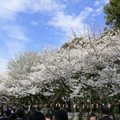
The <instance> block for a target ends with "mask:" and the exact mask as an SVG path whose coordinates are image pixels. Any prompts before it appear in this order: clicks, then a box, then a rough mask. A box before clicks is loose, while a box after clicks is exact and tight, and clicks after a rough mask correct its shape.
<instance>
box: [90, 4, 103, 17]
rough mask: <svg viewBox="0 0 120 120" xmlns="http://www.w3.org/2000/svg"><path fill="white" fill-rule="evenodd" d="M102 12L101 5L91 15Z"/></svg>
mask: <svg viewBox="0 0 120 120" xmlns="http://www.w3.org/2000/svg"><path fill="white" fill-rule="evenodd" d="M102 12H103V6H100V7H99V8H97V9H96V10H95V11H94V13H93V14H92V16H98V15H100V14H102Z"/></svg>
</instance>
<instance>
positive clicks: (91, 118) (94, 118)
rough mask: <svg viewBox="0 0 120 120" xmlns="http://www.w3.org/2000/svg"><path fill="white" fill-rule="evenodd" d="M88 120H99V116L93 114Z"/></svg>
mask: <svg viewBox="0 0 120 120" xmlns="http://www.w3.org/2000/svg"><path fill="white" fill-rule="evenodd" d="M88 120H97V116H96V115H95V114H93V113H92V114H91V115H90V116H89V118H88Z"/></svg>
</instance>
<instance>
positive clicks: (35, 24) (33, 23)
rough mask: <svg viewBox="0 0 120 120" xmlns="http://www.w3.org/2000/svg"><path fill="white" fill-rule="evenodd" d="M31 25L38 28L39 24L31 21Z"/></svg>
mask: <svg viewBox="0 0 120 120" xmlns="http://www.w3.org/2000/svg"><path fill="white" fill-rule="evenodd" d="M31 25H33V26H38V25H39V23H38V22H37V21H34V20H33V21H31Z"/></svg>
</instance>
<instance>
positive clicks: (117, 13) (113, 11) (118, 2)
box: [104, 0, 120, 29]
mask: <svg viewBox="0 0 120 120" xmlns="http://www.w3.org/2000/svg"><path fill="white" fill-rule="evenodd" d="M104 12H105V14H106V24H107V25H110V26H111V27H112V28H115V29H120V0H110V2H109V3H108V4H106V5H105V7H104Z"/></svg>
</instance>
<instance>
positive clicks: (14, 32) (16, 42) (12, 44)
mask: <svg viewBox="0 0 120 120" xmlns="http://www.w3.org/2000/svg"><path fill="white" fill-rule="evenodd" d="M1 29H2V30H3V31H4V32H5V33H7V38H9V39H7V38H4V43H5V44H6V47H7V50H8V53H9V55H11V56H13V55H14V54H15V53H17V52H20V51H23V50H24V49H25V47H26V43H27V42H29V38H28V37H27V36H26V34H25V30H24V28H23V27H21V26H17V25H9V26H3V27H2V28H1Z"/></svg>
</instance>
